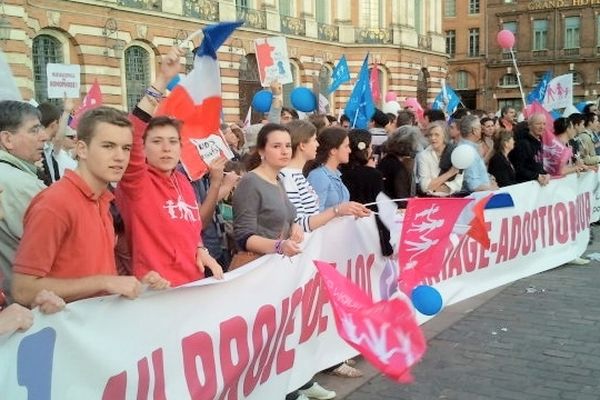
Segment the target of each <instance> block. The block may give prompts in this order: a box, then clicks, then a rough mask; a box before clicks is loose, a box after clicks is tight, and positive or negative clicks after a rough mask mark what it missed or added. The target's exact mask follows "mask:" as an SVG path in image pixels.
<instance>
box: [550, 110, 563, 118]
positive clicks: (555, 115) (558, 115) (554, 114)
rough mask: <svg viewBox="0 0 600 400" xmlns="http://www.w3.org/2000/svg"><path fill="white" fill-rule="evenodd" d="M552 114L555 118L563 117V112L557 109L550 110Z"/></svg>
mask: <svg viewBox="0 0 600 400" xmlns="http://www.w3.org/2000/svg"><path fill="white" fill-rule="evenodd" d="M550 115H551V116H552V119H553V120H557V119H558V118H560V117H562V114H561V113H560V112H559V111H556V110H552V111H550Z"/></svg>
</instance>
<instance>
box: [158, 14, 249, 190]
mask: <svg viewBox="0 0 600 400" xmlns="http://www.w3.org/2000/svg"><path fill="white" fill-rule="evenodd" d="M242 24H243V21H238V22H222V23H219V24H215V25H210V26H207V27H206V28H204V29H202V32H203V33H204V38H203V39H202V43H201V44H200V47H198V48H197V49H195V50H194V52H195V57H194V68H193V69H192V70H191V71H190V73H189V74H187V76H185V77H183V78H182V79H181V80H180V81H179V84H178V85H177V86H175V87H174V88H173V90H172V91H171V94H170V95H169V97H167V98H166V99H165V101H163V102H162V103H161V105H160V108H159V110H158V112H157V113H156V115H168V116H170V117H173V118H177V119H179V120H180V121H182V122H183V127H182V130H181V139H182V151H181V162H182V164H183V166H184V167H185V169H186V171H187V173H188V175H189V177H190V178H191V179H192V180H197V179H200V178H201V177H202V176H203V175H204V173H205V172H206V171H207V166H206V164H205V163H204V161H202V158H201V157H200V154H199V152H198V150H197V148H196V146H195V145H194V144H193V143H192V141H191V139H202V138H206V137H208V136H209V135H211V134H215V133H218V132H219V125H220V123H221V109H222V103H223V100H222V96H221V74H220V70H219V62H218V60H217V50H218V49H219V47H221V45H222V44H223V43H224V42H225V40H227V38H228V37H229V36H230V35H231V33H232V32H233V31H234V30H235V29H237V28H238V27H239V26H240V25H242Z"/></svg>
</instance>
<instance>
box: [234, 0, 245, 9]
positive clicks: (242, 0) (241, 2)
mask: <svg viewBox="0 0 600 400" xmlns="http://www.w3.org/2000/svg"><path fill="white" fill-rule="evenodd" d="M235 6H236V7H237V8H240V7H241V8H248V0H235Z"/></svg>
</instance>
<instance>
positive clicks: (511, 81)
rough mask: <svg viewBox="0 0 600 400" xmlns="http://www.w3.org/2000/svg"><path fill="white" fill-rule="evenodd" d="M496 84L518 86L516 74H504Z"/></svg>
mask: <svg viewBox="0 0 600 400" xmlns="http://www.w3.org/2000/svg"><path fill="white" fill-rule="evenodd" d="M498 86H501V87H515V86H519V80H518V79H517V75H515V74H505V75H503V76H502V78H500V82H499V83H498Z"/></svg>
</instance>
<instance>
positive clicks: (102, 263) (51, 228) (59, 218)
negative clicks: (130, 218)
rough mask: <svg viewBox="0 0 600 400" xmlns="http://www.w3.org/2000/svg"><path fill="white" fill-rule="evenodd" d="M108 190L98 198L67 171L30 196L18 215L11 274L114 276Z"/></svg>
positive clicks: (81, 181)
mask: <svg viewBox="0 0 600 400" xmlns="http://www.w3.org/2000/svg"><path fill="white" fill-rule="evenodd" d="M112 199H113V195H112V193H110V192H109V191H108V190H106V191H105V192H104V193H103V194H102V195H101V196H100V197H99V198H98V197H97V196H96V195H95V194H94V193H93V192H92V189H91V188H90V187H89V186H88V185H87V183H85V181H83V179H81V177H80V176H79V175H77V174H76V173H75V172H73V171H67V172H66V173H65V176H64V177H63V178H62V179H61V180H59V181H57V182H56V183H54V184H53V185H52V186H50V187H49V188H47V189H45V190H43V191H42V192H41V193H39V194H38V195H37V196H35V197H34V198H33V200H32V201H31V204H30V205H29V208H28V209H27V211H26V212H25V217H24V219H23V237H22V239H21V243H20V244H19V248H18V250H17V254H16V256H15V261H14V267H13V270H14V272H16V273H20V274H26V275H34V276H40V277H52V278H83V277H87V276H92V275H116V274H117V271H116V267H115V257H114V248H115V232H114V229H113V223H112V216H111V215H110V212H109V207H110V201H111V200H112Z"/></svg>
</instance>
